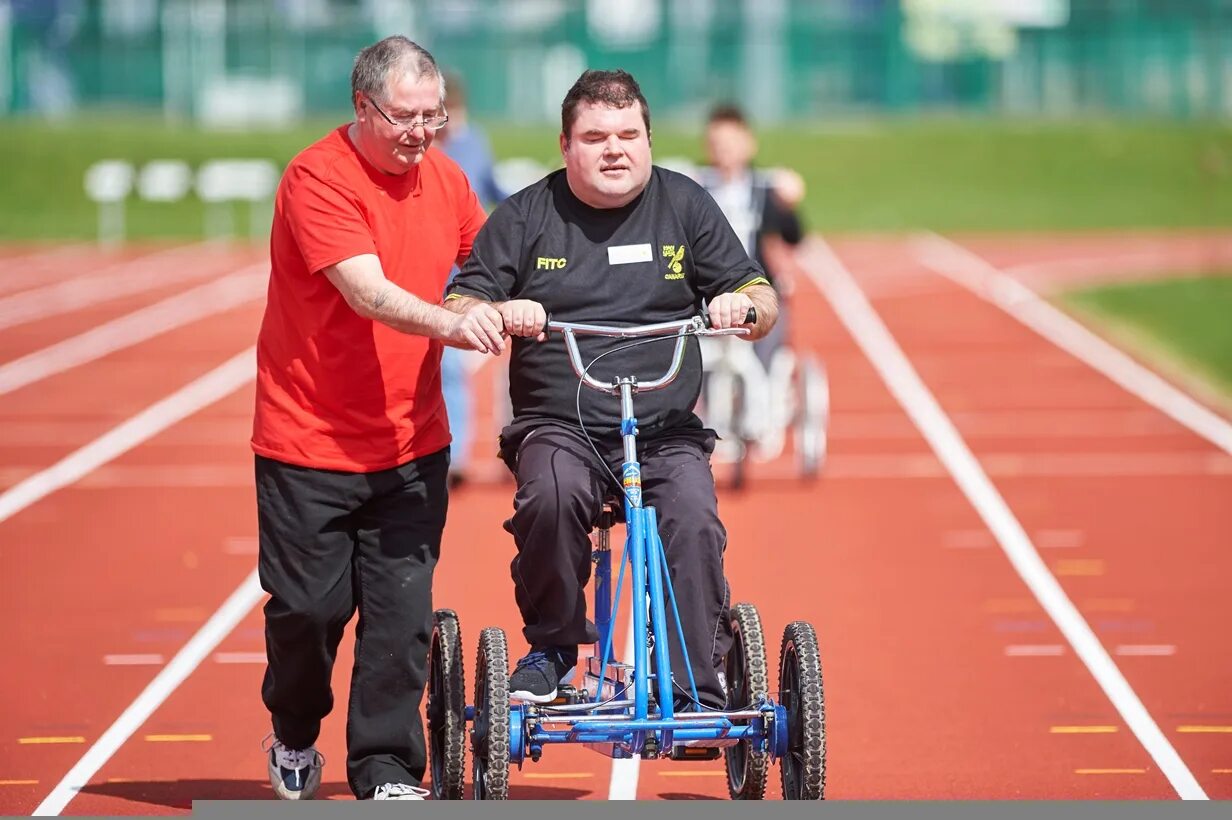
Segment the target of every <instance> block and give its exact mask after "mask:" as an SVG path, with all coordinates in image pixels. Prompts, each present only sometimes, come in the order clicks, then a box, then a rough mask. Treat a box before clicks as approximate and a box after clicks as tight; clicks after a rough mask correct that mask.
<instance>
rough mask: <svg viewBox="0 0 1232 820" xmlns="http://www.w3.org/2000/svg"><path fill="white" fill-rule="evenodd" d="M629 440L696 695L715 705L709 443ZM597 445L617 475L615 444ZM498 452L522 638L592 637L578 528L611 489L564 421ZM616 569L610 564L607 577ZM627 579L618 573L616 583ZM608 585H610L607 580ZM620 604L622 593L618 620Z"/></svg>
mask: <svg viewBox="0 0 1232 820" xmlns="http://www.w3.org/2000/svg"><path fill="white" fill-rule="evenodd" d="M638 444H639V449H638V458H639V461H640V462H641V465H642V480H643V495H644V502H643V503H644V504H645V505H646V506H648V507H650V506H653V507H655V508H656V509H657V510H658V519H659V534H660V536H661V538H662V540H663V547H664V551H665V553H666V555H667V562H668V567H669V569H670V573H671V578H672V585H673V587H674V589H675V593H676V603H677V606H678V607H679V609H680V620H681V622H682V623H683V625H684V634H685V641H686V643H687V645H688V648H689V661H690V665H691V666H692V668H693V675H694V677H695V679H696V681H697V691H698V695H699V697H700V699H701V701H702V703H704V704H706V705H707V706H713V707H722V706H724V704H725V701H726V695H725V693H724V690H723V686H722V684H721V683H720V680H719V677H718V673H717V668H721V661H722V658H723V656H724V655H726V653H727V650H728V647H729V646H730V644H731V637H730V635H729V631H728V625H727V622H726V621H727V607H728V600H727V588H726V584H725V582H724V578H723V551H724V549H725V548H726V546H727V532H726V530H724V529H723V525H722V523H721V522H720V521H719V515H718V503H717V501H716V499H715V493H714V476H713V475H712V474H711V471H710V460H709V451H710V450H711V449H712V448H713V441H712V440H709V439H707V440H699V438H698V436H697V435H696V434H694V435H692V436H689V435H682V436H680V437H672V438H660V439H656V440H650V441H639V443H638ZM598 446H599V448H600V452H602V453H603V455H604V460H606V461H607V462H608V464H609V466H611V468H612V470H613V471H614V472H615V473H616V475H617V476H620V475H621V472H620V465H621V461H622V460H623V454H622V451H621V449H620V447H619V445H616V446H615V447H613V446H611V445H603V444H599V445H598ZM505 455H506V461H507V463H509V465H510V468H511V469H513V471H514V474H515V475H516V476H517V482H518V489H517V494H516V496H515V497H514V513H513V517H512V518H511V519H509V521H507V522H506V523H505V529H507V530H509V532H511V533H512V534H513V537H514V541H515V542H516V544H517V548H518V554H517V557H515V558H514V559H513V563H512V565H511V567H510V570H511V573H512V575H513V583H514V590H515V595H516V598H517V602H518V608H519V609H520V610H521V612H522V620H523V623H524V624H525V628H524V629H523V631H522V632H523V635H524V636H525V638H526V640H527V641H528V642H529V643H530V644H531V645H532V646H576V645H577V644H582V643H593V642H595V641H596V640H598V632H597V630H596V629H595V626H594V624H593V623H592V622H591V621H590V620H589V619H588V618H587V617H586V607H587V590H586V585H587V582H588V581H589V579H590V574H591V547H590V542H589V540H588V538H587V534H588V533H589V532H590V531H591V530H592V529H593V528H594V525H595V523H596V522H597V520H598V517H599V513H600V510H601V507H602V504H603V500H604V499H605V498H607V497H609V496H617V497H618V496H619V493H620V490H619V488H618V487H617V486H616V485H615V483H614V482H613V481H612V478H611V476H609V475H608V474H607V472H606V471H605V470H604V469H603V465H602V463H601V462H600V461H599V459H598V458H597V457H596V455H595V452H594V451H593V450H592V449H591V448H590V445H589V444H588V443H587V442H586V439H585V438H584V437H583V436H582V435H581V433H580V432H578V431H576V430H573V429H571V428H567V427H564V426H555V425H544V426H541V427H536V428H535V429H534V430H532V431H531V432H530V434H528V435H527V436H526V437H525V438H524V439H523V440H522V442H521V444H520V445H519V447H518V450H517V453H516V457H515V456H514V454H511V453H506V454H505ZM613 563H614V564H615V561H614V562H613ZM617 571H618V570H617V567H616V566H615V565H614V566H613V568H612V572H613V575H615V574H616V572H617ZM629 580H630V578H628V577H627V578H626V579H625V582H626V584H628V583H629ZM612 583H613V588H614V587H615V578H613V582H612ZM665 595H666V590H665ZM666 609H667V618H668V622H669V631H670V634H669V636H668V640H669V644H670V646H671V654H672V671H673V676H674V677H675V680H676V683H677V684H678V685H679V686H680V687H681V688H680V689H677V690H676V694H677V702H680V699H681V697H682V696H683V693H685V692H688V687H689V684H688V675H687V673H686V669H685V666H684V655H683V653H682V652H681V650H680V646H679V641H678V639H677V635H676V625H675V621H674V620H673V618H672V612H671V606H670V604H668V605H667V606H666ZM627 612H628V602H627V600H626V601H625V602H624V604H623V607H622V609H621V615H620V620H621V621H624V619H625V617H626V614H627ZM616 651H619V647H617V648H616ZM625 660H626V661H631V660H632V659H625Z"/></svg>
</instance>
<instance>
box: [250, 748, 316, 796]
mask: <svg viewBox="0 0 1232 820" xmlns="http://www.w3.org/2000/svg"><path fill="white" fill-rule="evenodd" d="M261 749H262V751H264V752H267V753H268V757H269V777H270V785H271V786H273V787H274V794H276V795H278V798H279V799H280V800H311V799H312V798H313V797H315V796H316V793H317V789H319V788H321V768H322V767H323V766H324V765H325V758H324V757H322V756H321V753H320V752H318V751H317V749H316V747H315V746H309V747H308V748H307V749H289V748H287V745H286V744H285V743H283V742H282V741H281V740H279V739H278V738H277V737H275V736H274V735H273V734H272V733H271V734H269V735H267V736H266V738H265V742H264V743H262V744H261Z"/></svg>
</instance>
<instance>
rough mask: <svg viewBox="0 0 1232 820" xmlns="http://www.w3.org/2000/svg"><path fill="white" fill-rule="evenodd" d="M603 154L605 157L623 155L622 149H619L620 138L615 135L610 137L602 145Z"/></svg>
mask: <svg viewBox="0 0 1232 820" xmlns="http://www.w3.org/2000/svg"><path fill="white" fill-rule="evenodd" d="M603 153H604V154H605V155H607V156H619V155H620V154H623V153H624V149H623V148H621V147H620V137H618V136H616V135H615V134H612V135H610V136H609V137H608V138H607V139H606V140H605V141H604V143H603Z"/></svg>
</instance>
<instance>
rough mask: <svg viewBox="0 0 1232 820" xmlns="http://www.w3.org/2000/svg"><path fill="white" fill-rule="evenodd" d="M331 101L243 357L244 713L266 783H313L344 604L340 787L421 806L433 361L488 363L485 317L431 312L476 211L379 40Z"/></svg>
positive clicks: (412, 54) (419, 56)
mask: <svg viewBox="0 0 1232 820" xmlns="http://www.w3.org/2000/svg"><path fill="white" fill-rule="evenodd" d="M351 93H352V102H353V104H354V106H355V120H354V122H352V123H349V124H347V125H344V126H341V127H339V128H338V129H336V130H334V131H333V132H331V133H330V134H328V135H327V136H326V137H325V138H323V139H321V140H320V141H318V142H316V143H314V144H313V145H311V146H309V147H308V148H307V149H305V150H304V151H303V152H302V153H300V154H299V155H298V156H297V157H296V158H295V159H294V160H292V161H291V164H290V165H289V166H288V167H287V170H286V173H285V174H284V175H283V178H282V183H281V185H279V188H278V195H277V198H276V200H275V206H274V223H273V228H272V233H271V237H270V257H271V274H270V286H269V299H268V304H267V307H266V311H265V318H264V320H263V322H262V324H261V333H260V337H259V338H258V342H257V396H256V415H255V419H254V423H253V436H252V447H253V450H254V451H255V452H256V486H257V513H258V521H259V528H260V559H259V563H260V571H261V584H262V586H263V587H264V589H265V591H266V592H268V593H269V594H270V600H269V602H268V603H267V604H266V605H265V634H266V654H267V656H268V666H267V669H266V673H265V680H264V683H263V685H262V698H263V700H264V702H265V705H266V707H267V708H268V709H269V711H270V714H271V717H272V723H273V733H272V735H271V738H270V745H269V747H268V752H269V774H270V782H271V783H272V785H273V787H274V790H275V792H276V793H277V795H278V796H279V797H281V798H284V799H289V800H302V799H309V798H311V797H312V796H313V795H314V794H315V792H316V790H317V788H318V787H319V785H320V781H321V766H322V765H323V763H324V761H323V760H322V758H321V757H320V755H319V754H317V751H316V749H315V747H314V744H315V743H316V740H317V737H318V735H319V734H320V728H321V719H322V718H323V717H325V715H326V714H328V713H329V711H330V710H331V708H332V707H333V693H332V690H331V688H330V675H331V672H332V670H333V665H334V658H335V656H336V654H337V649H338V643H339V641H340V640H341V637H342V633H343V629H344V628H345V626H346V624H347V623H348V622H349V621H350V620H351V617H352V616H353V615H354V614H355V611H356V609H357V608H358V610H359V614H360V619H359V622H358V624H357V626H356V630H355V632H356V641H355V667H354V673H353V677H352V681H351V694H350V709H349V711H348V714H347V780H348V782H349V783H350V786H351V789H352V791H354V792H355V795H356V796H357V797H359V798H375V799H422V797H423V796H424V794H425V793H424V791H423V790H422V789H420V788H418V786H419V783H420V781H421V779H422V778H423V774H424V769H425V766H426V761H427V755H426V750H425V745H424V732H423V726H422V723H421V721H420V717H419V704H420V699H421V698H422V696H423V691H424V685H425V682H426V677H427V655H428V641H429V638H430V634H431V630H432V595H431V586H432V571H433V569H434V567H435V565H436V560H437V557H438V555H439V554H440V543H441V531H442V529H443V528H444V524H445V510H446V507H447V500H448V499H447V489H446V476H447V472H448V468H449V426H448V422H447V420H446V416H445V407H444V402H443V400H442V398H441V378H440V360H441V348H442V344H449V345H452V346H457V347H464V348H469V349H474V350H479V351H482V352H485V353H500V352H501V351H502V350H503V349H504V340H503V338H502V327H503V323H502V320H501V316H500V313H499V312H498V311H497V310H496V309H495V308H494V307H492V306H491V305H487V304H486V303H485V304H480V305H477V306H476V309H475V310H471V311H469V312H466V313H464V314H457V313H454V312H451V311H447V310H445V309H444V308H442V307H440V305H439V301H440V296H441V293H442V292H443V291H444V288H445V280H446V278H447V277H448V275H449V271H450V267H451V266H452V265H454V264H461V263H462V262H463V260H465V259H466V257H467V256H469V255H470V252H471V244H472V242H473V240H474V237H475V234H476V233H477V232H478V231H479V228H480V226H481V225H482V224H483V222H484V211H483V209H482V208H481V207H480V204H479V201H478V199H477V198H476V196H475V194H474V192H473V191H472V190H471V188H470V185H469V184H468V183H467V181H466V177H465V175H464V174H463V173H462V171H461V170H460V169H459V168H458V166H457V165H456V164H455V163H454V162H453V161H452V160H450V159H448V158H447V157H444V156H443V155H441V154H440V153H439V152H430V151H429V148H430V147H431V145H432V141H433V138H434V136H435V134H436V131H437V130H438V129H440V128H441V127H443V126H444V124H445V123H446V122H447V120H448V116H447V114H446V112H445V106H444V101H445V88H444V81H443V79H442V77H441V72H440V70H439V68H438V67H437V65H436V62H435V61H434V60H433V59H432V55H430V54H429V53H428V52H427V51H425V50H424V49H422V48H420V47H419V46H418V45H416V44H415V43H412V42H411V41H410V40H408V39H406V38H405V37H390V38H387V39H385V40H382V41H380V42H379V43H376V44H375V45H372V46H370V47H368V48H366V49H364V50H363V51H361V52H360V54H359V56H358V58H357V59H356V62H355V69H354V72H353V73H352V75H351Z"/></svg>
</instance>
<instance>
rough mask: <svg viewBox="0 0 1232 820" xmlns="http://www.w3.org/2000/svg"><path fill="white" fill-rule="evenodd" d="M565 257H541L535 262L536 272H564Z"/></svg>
mask: <svg viewBox="0 0 1232 820" xmlns="http://www.w3.org/2000/svg"><path fill="white" fill-rule="evenodd" d="M566 264H567V262H566V260H565V257H563V256H560V257H553V256H540V257H538V259H536V261H535V270H564V268H565V265H566Z"/></svg>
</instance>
